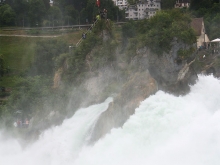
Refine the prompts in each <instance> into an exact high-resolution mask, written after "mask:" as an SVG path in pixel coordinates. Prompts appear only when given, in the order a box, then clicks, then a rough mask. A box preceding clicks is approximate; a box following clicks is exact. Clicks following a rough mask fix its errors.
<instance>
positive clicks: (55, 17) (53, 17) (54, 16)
mask: <svg viewBox="0 0 220 165" xmlns="http://www.w3.org/2000/svg"><path fill="white" fill-rule="evenodd" d="M48 17H49V21H50V22H51V24H52V25H53V26H54V25H57V24H58V22H59V21H60V19H61V11H60V9H59V7H57V6H52V7H50V9H49V10H48Z"/></svg>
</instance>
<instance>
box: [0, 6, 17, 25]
mask: <svg viewBox="0 0 220 165" xmlns="http://www.w3.org/2000/svg"><path fill="white" fill-rule="evenodd" d="M14 20H15V12H14V10H13V9H12V8H11V6H9V5H8V4H5V5H3V6H0V25H1V26H4V25H14Z"/></svg>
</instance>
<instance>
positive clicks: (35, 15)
mask: <svg viewBox="0 0 220 165" xmlns="http://www.w3.org/2000/svg"><path fill="white" fill-rule="evenodd" d="M29 3H30V8H29V20H30V23H31V25H32V26H38V25H42V21H43V18H44V16H45V14H46V8H45V5H44V2H43V0H30V2H29Z"/></svg>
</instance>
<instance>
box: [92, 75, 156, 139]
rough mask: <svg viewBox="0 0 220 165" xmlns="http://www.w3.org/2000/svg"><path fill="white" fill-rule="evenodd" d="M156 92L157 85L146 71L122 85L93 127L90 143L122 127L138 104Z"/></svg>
mask: <svg viewBox="0 0 220 165" xmlns="http://www.w3.org/2000/svg"><path fill="white" fill-rule="evenodd" d="M156 91H157V83H156V81H155V80H154V79H153V78H152V77H151V76H150V74H149V72H148V71H144V72H141V73H135V74H134V76H133V77H132V78H131V79H129V81H128V82H127V83H126V84H125V85H124V87H123V89H122V91H121V93H120V94H118V95H117V96H116V97H115V99H114V102H113V103H111V104H110V106H109V108H108V110H106V111H105V112H103V113H102V114H101V116H100V118H99V120H98V122H97V124H96V125H95V128H94V130H93V135H92V137H91V139H90V140H91V142H94V141H96V140H98V139H99V138H100V137H102V136H103V135H105V134H106V133H108V132H109V131H110V130H111V129H112V128H113V127H120V126H122V125H123V124H124V123H125V121H126V120H127V119H128V118H129V116H130V115H132V114H134V110H135V108H136V107H138V106H139V104H140V102H141V101H143V100H144V99H145V98H146V97H149V96H150V95H152V94H154V93H155V92H156Z"/></svg>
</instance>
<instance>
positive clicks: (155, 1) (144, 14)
mask: <svg viewBox="0 0 220 165" xmlns="http://www.w3.org/2000/svg"><path fill="white" fill-rule="evenodd" d="M160 2H161V0H141V1H139V2H138V3H137V4H136V5H130V6H128V8H127V9H126V10H125V18H126V19H133V20H139V19H144V18H150V17H152V16H154V15H155V14H156V12H157V11H158V10H160V9H161V3H160Z"/></svg>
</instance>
